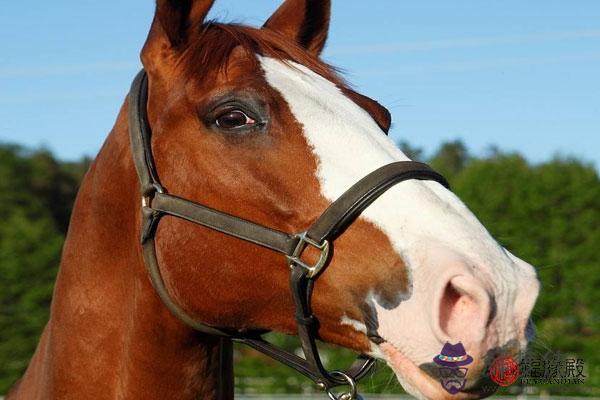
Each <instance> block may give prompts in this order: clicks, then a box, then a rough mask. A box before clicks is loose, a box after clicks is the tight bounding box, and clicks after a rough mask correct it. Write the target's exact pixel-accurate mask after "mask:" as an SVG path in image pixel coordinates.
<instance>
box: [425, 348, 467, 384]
mask: <svg viewBox="0 0 600 400" xmlns="http://www.w3.org/2000/svg"><path fill="white" fill-rule="evenodd" d="M433 362H434V363H436V364H437V365H438V366H439V367H438V373H439V376H440V383H441V384H442V387H443V388H444V390H446V391H447V392H448V393H450V394H456V393H458V392H460V391H461V390H463V389H464V387H465V385H466V383H467V372H468V368H465V367H464V366H465V365H468V364H471V363H472V362H473V357H471V356H470V355H468V354H467V352H466V351H465V347H464V346H463V344H462V343H461V342H458V343H456V344H450V343H448V342H446V344H444V347H443V348H442V351H441V352H440V354H438V355H437V356H435V357H434V358H433Z"/></svg>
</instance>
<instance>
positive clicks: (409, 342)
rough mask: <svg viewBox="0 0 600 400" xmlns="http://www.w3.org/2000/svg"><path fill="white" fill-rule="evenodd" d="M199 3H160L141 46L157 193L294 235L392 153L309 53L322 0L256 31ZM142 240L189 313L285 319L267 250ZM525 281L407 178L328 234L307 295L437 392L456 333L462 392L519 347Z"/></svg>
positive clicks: (276, 264) (166, 229) (489, 243)
mask: <svg viewBox="0 0 600 400" xmlns="http://www.w3.org/2000/svg"><path fill="white" fill-rule="evenodd" d="M211 4H212V2H211V1H200V0H198V1H189V2H181V3H179V4H176V5H174V4H173V2H169V1H158V7H157V15H156V17H155V21H154V23H153V27H152V30H151V33H150V36H149V39H148V41H147V43H146V45H145V48H144V51H143V53H142V59H143V62H144V66H145V68H146V69H147V71H148V72H149V74H150V96H149V110H148V112H149V119H150V123H151V125H152V127H153V148H154V154H155V158H156V162H157V168H158V171H159V174H160V176H161V178H162V180H163V183H164V184H165V186H166V187H167V188H169V190H170V191H171V193H173V194H176V195H179V196H182V197H186V198H189V199H191V200H195V201H197V202H200V203H202V204H205V205H208V206H211V207H213V208H216V209H219V210H222V211H225V212H229V213H231V214H233V215H237V216H240V217H242V218H246V219H249V220H252V221H255V222H258V223H261V224H264V225H267V226H271V227H273V228H276V229H279V230H282V231H286V232H299V231H302V230H304V229H306V228H307V227H308V226H310V224H311V222H313V221H314V220H315V219H316V218H317V217H318V215H319V214H320V213H321V212H322V211H323V210H325V208H326V207H327V206H328V205H329V204H331V202H333V201H334V200H335V199H336V198H337V197H339V196H340V195H341V194H342V193H343V192H344V191H345V190H346V189H348V188H349V187H350V186H352V185H353V184H354V183H355V182H356V181H358V180H359V179H360V178H362V177H363V176H365V175H366V174H368V173H369V172H371V171H373V170H375V169H376V168H378V167H380V166H382V165H385V164H388V163H390V162H394V161H399V160H407V157H406V156H405V155H404V154H403V153H402V152H401V151H400V150H398V149H397V148H396V147H395V145H394V144H393V142H392V141H391V140H390V139H389V138H387V136H386V135H385V133H384V130H386V129H387V127H389V118H388V114H387V112H386V111H385V110H384V109H383V108H382V107H381V106H379V105H378V104H377V103H375V102H374V101H372V100H370V99H368V98H366V97H364V96H361V95H359V94H357V93H354V92H353V91H351V90H349V89H348V88H347V87H345V86H344V85H343V84H342V82H341V81H340V80H339V79H338V78H337V77H336V76H335V74H333V73H332V71H331V70H330V69H329V68H328V67H327V66H326V65H324V64H322V63H321V62H320V61H319V60H318V59H317V58H316V57H317V56H318V54H319V52H320V51H321V49H322V47H323V45H324V42H325V38H326V34H327V26H328V20H329V4H328V2H327V1H323V2H305V1H299V0H298V1H294V0H289V1H287V2H285V3H284V4H283V5H282V7H281V8H280V9H279V10H278V11H277V12H276V13H275V14H274V15H273V16H272V17H271V18H270V19H269V20H268V21H267V23H266V24H265V27H264V28H263V29H261V30H255V29H251V28H247V27H240V26H231V25H221V24H215V23H212V24H203V20H204V17H205V15H206V13H207V12H208V10H209V8H210V5H211ZM157 245H158V260H159V263H160V265H161V266H162V269H163V271H162V272H163V275H164V277H165V281H166V284H167V286H168V289H169V291H170V293H171V294H172V296H173V297H174V299H175V300H176V301H177V302H178V303H179V304H181V305H182V307H183V308H184V309H186V310H187V311H188V312H189V313H190V314H192V315H194V316H195V317H197V319H198V320H201V321H203V322H205V323H208V324H211V325H214V326H220V327H232V328H237V329H245V328H247V329H254V328H263V329H272V330H277V331H282V332H288V333H292V332H294V330H295V323H294V321H293V307H292V301H291V296H290V292H289V288H288V283H287V279H288V273H289V272H288V270H287V267H286V266H285V263H284V260H283V258H282V257H281V256H280V255H278V254H274V253H271V252H270V251H268V250H264V249H261V248H258V247H257V246H255V245H252V244H249V243H246V242H243V241H239V240H237V239H233V238H230V237H227V236H225V235H222V234H220V233H217V232H213V231H210V230H208V229H205V228H202V227H198V226H195V225H192V224H189V223H186V222H183V221H179V220H175V219H171V218H168V217H166V218H165V220H164V222H163V223H162V224H161V227H160V228H159V231H158V233H157ZM309 256H310V255H309ZM538 290H539V288H538V281H537V279H536V276H535V271H534V269H533V268H532V267H531V266H530V265H528V264H527V263H525V262H523V261H521V260H519V259H518V258H516V257H515V256H513V255H511V254H510V253H509V252H508V251H506V250H505V249H503V248H502V247H500V246H499V245H498V243H497V242H496V241H495V240H494V239H493V238H492V237H491V236H490V235H489V234H488V233H487V231H486V230H485V228H484V227H483V226H482V225H481V224H480V223H479V222H478V220H477V219H476V218H475V217H474V216H473V215H472V214H471V213H470V212H469V210H468V209H467V208H466V207H465V206H464V204H463V203H462V202H461V201H460V200H459V199H458V198H457V197H456V196H454V194H452V193H451V192H450V191H448V190H446V189H445V188H443V187H442V186H441V185H439V184H437V183H434V182H421V181H406V182H403V183H401V184H399V185H396V186H395V187H393V188H392V189H390V190H388V191H387V192H386V193H385V194H383V195H382V196H381V197H380V198H379V199H378V200H376V201H375V202H374V203H373V204H372V205H371V206H370V207H368V208H367V209H366V210H365V211H364V212H363V214H362V216H361V217H360V218H359V219H358V220H357V221H356V222H355V223H354V224H352V225H351V226H350V227H349V228H348V229H347V230H346V231H345V232H344V233H343V234H342V235H341V236H340V237H339V239H337V240H336V241H335V244H334V255H333V257H332V260H331V263H330V265H329V266H328V268H327V269H326V270H325V271H324V272H323V273H322V274H321V275H320V276H319V277H318V279H317V282H316V285H315V289H314V294H313V309H314V311H315V314H316V315H317V317H318V318H319V321H320V323H321V328H320V331H319V334H320V336H321V337H322V338H323V339H324V340H326V341H329V342H333V343H336V344H339V345H342V346H345V347H349V348H352V349H355V350H357V351H362V352H367V353H370V354H372V355H373V356H376V357H379V358H381V359H383V360H385V361H386V362H387V363H388V364H389V365H390V366H391V367H392V368H393V369H394V370H395V371H396V373H397V376H398V379H399V380H400V381H401V383H403V385H404V387H405V388H406V389H407V390H408V391H409V392H411V393H412V394H414V395H417V396H421V397H429V398H432V397H442V395H443V393H444V392H443V391H442V388H441V386H440V384H439V382H438V381H437V377H434V375H435V373H436V369H435V368H434V366H435V364H433V363H432V359H433V357H434V356H435V355H436V354H438V353H439V352H440V350H441V349H442V346H443V345H444V343H445V342H452V343H456V342H462V344H463V345H464V347H465V348H466V351H467V352H468V354H469V355H470V356H472V358H473V363H472V365H470V366H469V369H468V371H469V372H468V377H467V378H468V381H467V384H466V389H465V390H466V392H463V393H462V394H459V395H457V396H458V397H460V396H477V395H479V394H483V393H479V392H478V391H479V390H480V389H478V385H479V383H480V382H481V381H480V380H479V377H480V376H481V375H482V372H483V370H484V368H485V366H486V362H489V361H490V357H493V356H494V355H495V354H497V353H499V352H503V353H510V354H512V353H516V352H518V351H519V350H520V349H522V348H523V347H524V346H525V345H526V343H527V339H528V337H527V336H528V333H529V330H528V324H527V321H528V318H529V314H530V312H531V309H532V307H533V305H534V302H535V299H536V297H537V293H538ZM467 392H470V394H466V393H467Z"/></svg>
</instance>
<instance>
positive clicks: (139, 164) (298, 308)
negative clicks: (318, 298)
mask: <svg viewBox="0 0 600 400" xmlns="http://www.w3.org/2000/svg"><path fill="white" fill-rule="evenodd" d="M147 100H148V77H147V74H146V72H145V71H144V70H142V71H140V72H139V73H138V75H137V76H136V77H135V79H134V81H133V83H132V86H131V90H130V92H129V116H128V117H129V136H130V141H131V150H132V153H133V160H134V164H135V168H136V170H137V173H138V176H139V179H140V184H141V190H140V192H141V195H142V226H141V245H142V253H143V257H144V262H145V265H146V268H147V270H148V273H149V276H150V280H151V281H152V284H153V286H154V289H155V290H156V293H157V294H158V296H159V297H160V299H161V300H162V302H163V303H164V304H165V306H166V307H167V308H168V309H169V310H170V311H171V312H172V313H173V314H174V315H175V316H176V317H177V318H179V319H180V320H181V321H183V322H184V323H186V324H187V325H189V326H190V327H192V328H194V329H196V330H198V331H200V332H203V333H206V334H208V335H215V336H221V337H225V338H229V339H231V340H234V341H237V342H241V343H244V344H246V345H248V346H250V347H252V348H254V349H256V350H258V351H260V352H262V353H264V354H266V355H267V356H269V357H271V358H273V359H275V360H277V361H279V362H281V363H283V364H286V365H287V366H289V367H291V368H293V369H295V370H296V371H298V372H300V373H301V374H303V375H305V376H307V377H308V378H310V379H312V380H313V381H314V382H315V383H316V384H317V386H318V387H319V388H321V389H323V390H325V391H327V394H328V395H329V397H330V398H331V399H333V400H342V399H344V400H350V399H356V398H358V397H357V396H358V394H357V392H356V381H358V380H360V379H361V378H362V377H363V376H365V375H366V374H367V372H368V371H369V370H370V369H371V367H372V366H373V364H374V362H375V360H374V359H373V358H371V357H369V356H367V355H360V356H358V358H357V359H356V361H355V362H354V364H353V365H352V366H351V367H350V369H348V370H347V371H327V370H326V369H325V367H324V366H323V363H322V362H321V358H320V356H319V351H318V348H317V343H316V340H317V338H318V326H319V325H318V320H317V317H316V316H315V315H314V314H313V313H312V310H311V295H312V289H313V284H314V281H315V279H316V278H317V277H318V275H319V273H320V272H323V271H324V270H325V269H326V268H327V265H328V264H329V262H330V258H331V257H330V253H331V252H330V250H331V248H332V246H333V243H334V241H335V239H336V238H337V237H338V236H339V235H340V234H341V233H342V232H343V231H344V230H345V229H346V228H347V227H348V226H349V225H350V224H352V222H354V220H355V219H356V218H357V217H358V216H359V215H360V213H361V212H362V211H363V210H364V209H365V208H367V207H368V206H369V205H370V204H371V203H373V201H375V200H376V199H377V198H378V197H379V196H381V195H382V194H383V193H384V192H385V191H387V190H388V189H390V188H391V187H392V186H394V185H396V184H398V183H400V182H403V181H405V180H409V179H418V180H433V181H436V182H438V183H440V184H442V185H444V186H445V187H449V186H448V183H447V181H446V179H444V177H442V176H441V175H440V174H438V173H437V172H435V171H433V170H432V169H431V168H430V167H429V166H428V165H426V164H422V163H419V162H414V161H400V162H394V163H391V164H388V165H384V166H383V167H381V168H379V169H377V170H375V171H373V172H371V173H370V174H368V175H367V176H365V177H364V178H362V179H361V180H360V181H358V182H357V183H356V184H354V185H353V186H352V187H351V188H350V189H348V190H347V191H346V192H345V193H344V194H342V196H340V197H339V198H338V199H337V200H336V201H334V202H333V203H332V204H331V205H330V206H329V207H328V208H327V209H326V210H325V212H323V214H321V216H320V217H319V218H317V220H316V221H315V223H314V224H313V225H312V226H311V227H310V228H309V229H308V230H307V231H305V232H301V233H296V234H288V233H285V232H281V231H278V230H275V229H271V228H268V227H265V226H262V225H259V224H256V223H254V222H251V221H248V220H245V219H242V218H239V217H236V216H233V215H230V214H226V213H223V212H221V211H218V210H215V209H213V208H210V207H206V206H204V205H202V204H199V203H195V202H192V201H190V200H186V199H183V198H181V197H177V196H175V195H172V194H169V193H167V191H166V190H165V189H164V187H163V186H162V185H161V184H160V180H159V178H158V174H157V171H156V167H155V164H154V158H153V155H152V145H151V129H150V126H149V123H148V118H147V114H146V104H147ZM164 215H171V216H174V217H177V218H181V219H184V220H187V221H189V222H192V223H195V224H198V225H202V226H205V227H207V228H210V229H213V230H216V231H219V232H222V233H224V234H227V235H229V236H233V237H236V238H238V239H241V240H245V241H248V242H251V243H254V244H256V245H258V246H262V247H266V248H268V249H271V250H273V251H275V252H278V253H281V254H282V255H284V256H285V258H286V260H287V264H288V266H289V268H290V270H291V273H290V289H291V292H292V297H293V300H294V305H295V319H296V323H297V329H298V336H299V338H300V342H301V345H302V350H303V352H304V358H301V357H299V356H297V355H295V354H292V353H289V352H287V351H285V350H283V349H280V348H278V347H276V346H274V345H272V344H271V343H269V342H267V341H266V340H264V339H263V338H262V337H261V333H260V332H257V333H254V332H251V333H248V332H238V331H234V330H227V329H220V328H217V327H213V326H209V325H206V324H205V323H203V322H201V321H198V320H196V319H194V318H193V317H191V316H190V315H189V314H187V313H186V312H185V311H184V310H183V309H182V308H181V307H180V306H179V305H178V304H177V303H176V302H175V301H174V300H173V298H172V297H171V295H170V294H169V293H168V292H167V289H166V288H165V285H164V281H163V278H162V275H161V273H160V268H159V266H158V261H157V258H156V244H155V235H156V228H157V226H158V223H159V221H160V219H161V217H162V216H164ZM307 247H312V248H313V249H315V250H317V251H318V253H319V257H318V260H317V261H316V262H315V263H314V264H307V263H306V262H305V261H303V260H302V259H301V256H302V254H303V253H304V251H305V249H306V248H307ZM263 333H264V332H263ZM371 339H372V340H380V341H381V340H382V339H381V338H379V337H376V336H375V337H372V338H371ZM338 386H348V387H349V391H348V392H345V393H342V394H336V393H335V392H334V390H333V389H334V388H335V387H338Z"/></svg>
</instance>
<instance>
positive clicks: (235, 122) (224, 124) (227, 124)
mask: <svg viewBox="0 0 600 400" xmlns="http://www.w3.org/2000/svg"><path fill="white" fill-rule="evenodd" d="M255 123H256V121H255V120H253V119H252V118H250V117H249V116H248V115H246V113H244V112H243V111H240V110H231V111H227V112H226V113H224V114H221V115H219V116H218V117H217V119H216V120H215V124H216V125H217V126H218V127H219V128H223V129H236V128H242V127H244V126H249V125H254V124H255Z"/></svg>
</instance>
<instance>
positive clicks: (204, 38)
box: [184, 20, 348, 88]
mask: <svg viewBox="0 0 600 400" xmlns="http://www.w3.org/2000/svg"><path fill="white" fill-rule="evenodd" d="M199 31H200V34H199V35H198V37H197V38H194V39H193V41H192V44H191V45H190V46H189V47H188V49H187V50H186V53H188V54H187V56H188V57H189V58H188V57H184V58H186V64H187V69H188V71H187V72H188V73H190V74H192V76H193V75H194V74H197V73H198V70H199V69H200V70H202V71H223V72H225V73H226V72H227V65H228V60H229V58H230V55H231V53H232V51H233V50H234V49H235V48H237V47H241V48H242V49H243V50H244V51H245V52H246V53H247V54H248V55H249V57H248V61H249V62H250V63H252V64H254V65H253V67H257V66H259V62H258V60H257V59H256V57H254V54H260V55H262V56H266V57H271V58H274V59H276V60H279V61H282V62H286V63H289V62H290V61H291V62H294V63H297V64H300V65H303V66H305V67H307V68H309V69H310V70H312V71H314V72H315V73H317V74H319V75H321V76H322V77H324V78H325V79H328V80H330V81H332V82H334V83H335V84H337V85H338V86H339V87H343V88H347V87H348V85H347V83H346V82H345V81H344V80H343V78H341V77H340V76H339V74H338V72H339V71H338V69H337V68H335V67H333V66H331V65H329V64H327V63H325V62H324V61H323V60H321V59H320V58H318V57H317V56H315V55H313V54H311V53H309V52H308V51H307V50H306V49H305V48H303V47H301V46H300V45H299V44H297V43H295V42H293V41H291V40H290V39H289V38H287V37H284V36H283V35H281V34H279V33H278V32H276V31H273V30H270V29H257V28H253V27H250V26H246V25H241V24H238V23H221V22H217V21H214V20H210V21H206V22H204V23H203V24H202V25H201V26H200V27H199Z"/></svg>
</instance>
